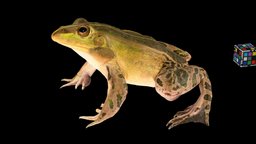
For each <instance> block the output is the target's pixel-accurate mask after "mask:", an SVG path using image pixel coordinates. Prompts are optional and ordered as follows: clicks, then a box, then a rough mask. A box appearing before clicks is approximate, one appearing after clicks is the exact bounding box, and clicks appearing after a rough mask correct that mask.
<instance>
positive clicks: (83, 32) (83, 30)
mask: <svg viewBox="0 0 256 144" xmlns="http://www.w3.org/2000/svg"><path fill="white" fill-rule="evenodd" d="M77 31H78V34H79V35H81V36H83V37H85V36H88V35H89V28H87V27H85V26H82V27H80V28H78V30H77Z"/></svg>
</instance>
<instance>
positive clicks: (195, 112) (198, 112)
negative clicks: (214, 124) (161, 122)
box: [166, 105, 209, 129]
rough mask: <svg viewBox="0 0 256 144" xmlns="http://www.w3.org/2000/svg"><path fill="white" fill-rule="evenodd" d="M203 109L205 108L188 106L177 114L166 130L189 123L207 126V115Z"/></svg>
mask: <svg viewBox="0 0 256 144" xmlns="http://www.w3.org/2000/svg"><path fill="white" fill-rule="evenodd" d="M205 109H207V108H205V107H204V108H202V107H201V108H200V107H196V106H193V105H192V106H189V107H188V108H186V109H185V110H184V111H180V112H177V113H176V114H175V115H174V117H173V119H171V120H170V121H169V122H168V123H167V125H166V126H167V127H168V129H171V128H173V127H175V126H177V125H180V124H185V123H189V122H196V123H203V124H205V125H207V126H209V113H208V112H207V111H206V110H205Z"/></svg>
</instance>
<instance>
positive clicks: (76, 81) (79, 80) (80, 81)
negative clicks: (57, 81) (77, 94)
mask: <svg viewBox="0 0 256 144" xmlns="http://www.w3.org/2000/svg"><path fill="white" fill-rule="evenodd" d="M61 81H65V82H68V83H66V84H64V85H62V86H61V87H60V88H63V87H67V86H73V85H74V86H75V89H77V88H78V86H80V85H81V86H82V90H84V88H85V87H87V86H88V85H89V84H90V83H91V78H90V77H89V76H81V77H80V76H75V77H74V78H73V79H62V80H61Z"/></svg>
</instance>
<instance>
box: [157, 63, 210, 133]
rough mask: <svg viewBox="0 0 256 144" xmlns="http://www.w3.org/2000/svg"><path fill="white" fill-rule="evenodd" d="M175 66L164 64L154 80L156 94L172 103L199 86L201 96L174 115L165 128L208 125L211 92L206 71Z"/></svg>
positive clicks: (192, 67) (193, 67) (194, 67)
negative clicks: (195, 123)
mask: <svg viewBox="0 0 256 144" xmlns="http://www.w3.org/2000/svg"><path fill="white" fill-rule="evenodd" d="M168 65H169V66H168ZM175 65H176V64H174V63H171V62H170V63H169V64H168V62H167V63H165V64H164V66H163V68H162V70H161V71H160V73H159V74H158V76H157V77H156V79H155V81H156V90H157V92H158V93H159V94H160V95H161V96H163V97H164V98H166V99H167V100H169V101H173V100H175V99H177V98H178V97H179V96H181V95H182V94H184V93H186V92H188V91H190V90H191V89H193V88H194V87H195V86H197V85H198V84H199V88H200V93H201V94H200V96H199V98H198V100H197V101H196V103H195V104H193V105H191V106H189V107H187V108H186V109H185V110H184V111H180V112H178V113H176V115H175V116H174V118H173V119H171V120H170V121H169V122H168V123H167V126H168V127H169V129H170V128H172V127H174V126H177V125H180V124H185V123H188V122H200V123H204V124H206V125H209V112H210V109H211V100H212V90H211V82H210V80H209V78H208V76H207V73H206V71H205V70H204V69H202V68H200V67H197V66H186V67H176V66H175ZM170 67H172V68H170ZM173 67H174V68H173Z"/></svg>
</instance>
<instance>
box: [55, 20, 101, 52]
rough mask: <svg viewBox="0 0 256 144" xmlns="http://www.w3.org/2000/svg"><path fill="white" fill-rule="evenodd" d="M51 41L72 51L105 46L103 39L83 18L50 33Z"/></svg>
mask: <svg viewBox="0 0 256 144" xmlns="http://www.w3.org/2000/svg"><path fill="white" fill-rule="evenodd" d="M51 37H52V40H53V41H55V42H57V43H59V44H61V45H64V46H67V47H69V48H72V49H74V50H82V51H88V50H90V49H91V48H96V47H101V46H104V45H106V39H105V37H104V36H103V35H102V34H100V33H99V32H98V31H97V30H95V29H94V28H93V26H92V25H90V23H89V22H88V21H87V20H86V19H84V18H78V19H76V20H75V21H74V23H73V24H72V25H67V26H61V27H60V28H58V29H57V30H56V31H54V32H53V33H52V36H51Z"/></svg>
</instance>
